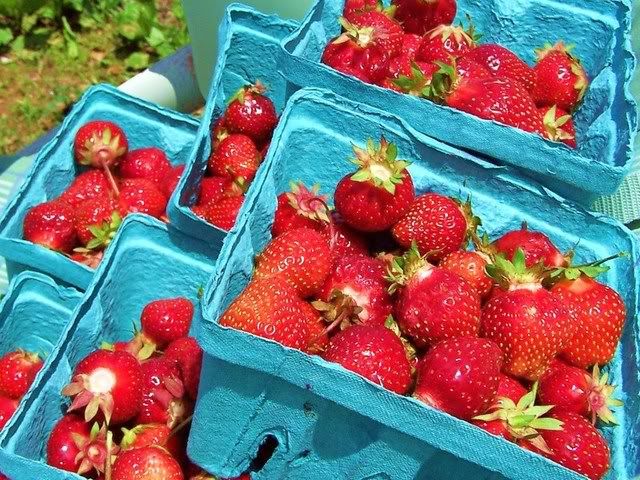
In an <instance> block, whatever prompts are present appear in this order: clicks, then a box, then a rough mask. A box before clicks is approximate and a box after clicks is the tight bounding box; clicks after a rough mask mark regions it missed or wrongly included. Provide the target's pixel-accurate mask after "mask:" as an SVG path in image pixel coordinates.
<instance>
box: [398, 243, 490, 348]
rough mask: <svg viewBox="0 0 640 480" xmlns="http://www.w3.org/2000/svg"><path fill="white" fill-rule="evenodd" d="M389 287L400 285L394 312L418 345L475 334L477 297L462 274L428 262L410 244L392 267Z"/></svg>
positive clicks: (425, 345) (477, 322) (477, 329)
mask: <svg viewBox="0 0 640 480" xmlns="http://www.w3.org/2000/svg"><path fill="white" fill-rule="evenodd" d="M391 279H392V280H393V281H394V284H393V285H392V288H391V290H392V291H395V290H396V289H399V292H398V299H397V301H396V306H395V316H396V319H397V320H398V324H399V325H400V328H401V329H402V331H403V332H404V333H405V334H407V335H408V336H409V337H410V338H411V340H413V342H414V343H415V344H416V346H418V347H421V348H422V347H427V346H430V345H435V344H437V343H438V342H440V341H441V340H445V339H448V338H454V337H465V336H477V335H478V333H479V331H480V315H481V312H480V297H479V296H478V293H477V292H476V291H475V290H474V288H473V287H472V286H471V285H470V284H469V283H468V282H467V281H466V280H464V279H463V278H462V277H459V276H458V275H456V274H454V273H451V272H450V271H448V270H445V269H443V268H439V267H434V266H433V265H431V264H429V263H428V262H427V261H426V260H425V257H422V256H420V253H419V252H418V250H417V249H416V247H415V246H413V247H412V248H411V249H410V250H409V251H408V252H407V253H406V254H405V255H404V256H403V257H398V258H396V259H394V261H393V263H392V267H391Z"/></svg>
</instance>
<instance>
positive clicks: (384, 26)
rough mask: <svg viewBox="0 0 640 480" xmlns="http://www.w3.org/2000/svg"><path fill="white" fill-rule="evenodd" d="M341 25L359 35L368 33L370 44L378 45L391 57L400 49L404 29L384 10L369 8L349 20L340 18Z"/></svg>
mask: <svg viewBox="0 0 640 480" xmlns="http://www.w3.org/2000/svg"><path fill="white" fill-rule="evenodd" d="M342 25H343V27H344V28H345V30H346V31H347V32H349V31H351V32H356V35H359V36H363V35H369V37H370V42H371V44H372V45H375V46H377V47H380V48H381V49H382V50H384V51H385V52H387V54H389V56H391V57H393V56H395V55H398V54H400V52H401V51H402V43H403V39H404V31H403V30H402V27H401V26H400V24H399V23H398V22H396V21H395V20H393V19H392V18H391V17H390V16H389V15H387V14H386V13H385V12H381V11H377V10H370V11H366V12H362V13H356V14H353V15H351V17H350V19H349V20H347V19H346V18H345V19H342ZM354 28H355V30H354Z"/></svg>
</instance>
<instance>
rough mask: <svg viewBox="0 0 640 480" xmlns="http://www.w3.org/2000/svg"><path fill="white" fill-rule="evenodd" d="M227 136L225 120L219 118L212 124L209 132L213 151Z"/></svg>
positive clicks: (227, 130)
mask: <svg viewBox="0 0 640 480" xmlns="http://www.w3.org/2000/svg"><path fill="white" fill-rule="evenodd" d="M228 136H229V129H228V128H227V124H226V120H225V118H224V116H222V117H220V118H219V119H218V120H216V121H215V123H214V124H213V129H212V131H211V143H212V145H213V149H214V150H215V149H216V148H218V145H220V142H221V141H222V140H224V139H225V138H227V137H228Z"/></svg>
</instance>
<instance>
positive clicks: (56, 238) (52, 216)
mask: <svg viewBox="0 0 640 480" xmlns="http://www.w3.org/2000/svg"><path fill="white" fill-rule="evenodd" d="M23 230H24V238H25V240H27V241H29V242H32V243H36V244H38V245H42V246H43V247H46V248H48V249H50V250H55V251H58V252H63V253H71V251H72V250H73V248H74V247H75V246H76V243H77V241H78V238H77V235H76V229H75V227H74V224H73V209H72V208H71V207H69V206H68V205H66V204H65V203H62V202H59V201H52V202H46V203H41V204H40V205H36V206H35V207H33V208H32V209H31V210H29V211H28V212H27V214H26V215H25V217H24V223H23Z"/></svg>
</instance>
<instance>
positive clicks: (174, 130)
mask: <svg viewBox="0 0 640 480" xmlns="http://www.w3.org/2000/svg"><path fill="white" fill-rule="evenodd" d="M99 119H104V120H111V121H113V122H115V123H117V124H118V125H120V126H121V127H122V128H123V130H124V131H125V133H126V134H127V137H128V139H129V146H130V148H131V149H134V148H143V147H151V146H156V147H159V148H161V149H163V150H164V151H165V152H166V154H167V157H168V158H169V160H170V161H171V163H172V164H173V165H179V164H184V163H186V161H187V158H188V156H189V153H190V151H191V147H192V145H193V142H194V139H195V134H196V131H197V128H198V123H197V122H196V120H195V119H193V118H192V117H190V116H187V115H183V114H180V113H177V112H174V111H171V110H168V109H164V108H162V107H159V106H157V105H154V104H151V103H148V102H146V101H143V100H140V99H137V98H135V97H132V96H129V95H127V94H125V93H122V92H121V91H119V90H117V89H115V88H113V87H111V86H108V85H98V86H95V87H92V88H90V89H89V90H87V92H86V93H85V94H84V95H83V97H82V98H81V99H80V100H79V101H78V102H77V103H76V105H75V106H74V107H73V110H72V111H71V113H70V114H69V115H68V116H67V118H66V119H65V120H64V122H63V124H62V126H61V128H60V129H59V130H58V132H57V134H56V135H55V137H54V138H53V139H52V140H51V141H50V142H49V143H48V144H47V145H46V146H45V147H44V148H43V149H42V150H41V151H40V152H39V153H38V156H37V158H36V160H35V161H34V163H33V165H32V167H31V170H30V171H29V173H28V174H27V176H26V177H25V179H24V182H23V184H22V186H21V188H20V189H19V190H18V191H17V192H16V194H15V195H14V197H13V199H12V200H11V201H10V203H9V204H8V205H7V206H6V208H5V209H4V211H3V212H2V217H1V218H0V255H2V256H4V257H5V259H6V261H7V271H8V273H9V275H10V276H13V275H15V274H16V273H19V272H21V271H23V270H35V271H39V272H43V273H46V274H48V275H51V276H53V277H54V278H56V279H59V280H61V281H62V282H64V283H66V284H69V285H73V286H75V287H78V288H80V289H85V288H87V286H88V285H89V282H90V281H91V278H92V277H93V274H94V270H93V269H91V268H89V267H87V266H84V265H82V264H80V263H77V262H74V261H73V260H71V259H70V258H69V257H67V256H65V255H63V254H61V253H57V252H54V251H51V250H48V249H46V248H44V247H40V246H38V245H35V244H33V243H31V242H27V241H26V240H23V232H22V223H23V220H24V216H25V215H26V213H27V212H28V211H29V209H31V208H32V207H34V206H36V205H38V204H40V203H42V202H46V201H49V200H53V199H55V198H57V197H58V196H59V195H60V194H62V192H63V191H64V190H65V189H66V188H67V187H68V186H69V185H70V184H71V183H72V182H73V179H74V178H75V177H76V175H77V172H78V169H77V167H76V165H75V161H74V158H73V139H74V136H75V133H76V131H77V130H78V128H80V127H81V126H82V125H83V124H84V123H86V122H87V121H90V120H99ZM212 241H218V242H219V243H221V242H222V240H221V239H220V238H215V236H214V238H213V239H212Z"/></svg>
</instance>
